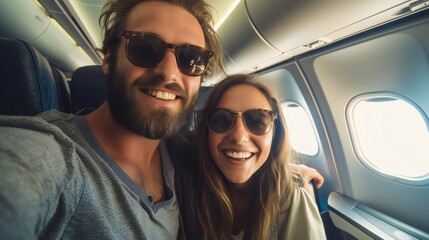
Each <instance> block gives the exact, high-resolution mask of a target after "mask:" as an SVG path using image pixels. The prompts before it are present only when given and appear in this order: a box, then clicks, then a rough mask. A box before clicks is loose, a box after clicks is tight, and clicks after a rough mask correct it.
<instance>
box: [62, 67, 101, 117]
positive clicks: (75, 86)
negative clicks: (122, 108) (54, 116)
mask: <svg viewBox="0 0 429 240" xmlns="http://www.w3.org/2000/svg"><path fill="white" fill-rule="evenodd" d="M70 93H71V102H72V113H74V114H78V115H86V114H88V113H90V112H91V111H92V110H94V109H96V108H98V107H99V106H100V105H101V104H102V103H103V102H104V101H105V100H106V96H107V83H106V77H105V75H104V73H103V69H102V66H101V65H93V66H84V67H80V68H78V69H76V70H75V71H74V72H73V75H72V78H71V83H70Z"/></svg>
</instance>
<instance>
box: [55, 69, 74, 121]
mask: <svg viewBox="0 0 429 240" xmlns="http://www.w3.org/2000/svg"><path fill="white" fill-rule="evenodd" d="M51 68H52V75H53V77H54V81H55V86H56V87H57V93H58V101H59V103H60V111H61V112H65V113H70V112H71V99H70V87H69V84H68V83H67V78H66V76H65V75H64V73H63V72H62V71H61V70H60V69H58V68H57V67H55V66H52V65H51Z"/></svg>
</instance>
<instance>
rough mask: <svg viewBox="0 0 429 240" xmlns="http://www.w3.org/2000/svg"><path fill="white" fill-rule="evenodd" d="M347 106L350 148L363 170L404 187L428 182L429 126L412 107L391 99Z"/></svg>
mask: <svg viewBox="0 0 429 240" xmlns="http://www.w3.org/2000/svg"><path fill="white" fill-rule="evenodd" d="M351 105H352V106H351V107H352V108H351V109H349V114H350V115H349V116H348V117H349V118H348V121H349V123H350V124H351V125H352V131H354V132H353V133H352V138H354V147H355V148H356V152H357V153H358V156H359V158H360V159H361V160H363V162H364V163H365V164H366V165H367V166H369V167H370V168H373V169H375V170H376V171H378V172H380V173H382V174H384V175H387V176H391V177H394V179H398V178H399V179H398V180H405V182H408V183H414V184H418V182H422V180H425V179H428V178H429V161H428V159H429V131H428V129H429V126H428V125H427V122H426V121H425V118H424V117H423V116H422V114H421V112H420V111H419V110H418V109H417V108H416V107H414V106H413V105H411V104H410V103H408V102H406V101H404V100H402V99H400V98H397V97H391V96H388V97H375V98H365V99H362V98H361V99H360V100H359V101H355V103H354V104H351ZM422 113H423V112H422ZM423 115H424V113H423Z"/></svg>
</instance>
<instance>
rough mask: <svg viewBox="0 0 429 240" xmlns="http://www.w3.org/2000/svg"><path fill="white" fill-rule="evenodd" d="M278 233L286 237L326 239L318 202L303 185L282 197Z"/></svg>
mask: <svg viewBox="0 0 429 240" xmlns="http://www.w3.org/2000/svg"><path fill="white" fill-rule="evenodd" d="M277 226H278V228H279V229H278V234H279V237H280V238H281V239H284V238H283V237H282V236H287V237H286V238H285V239H325V238H326V237H325V231H324V228H323V222H322V219H321V217H320V214H319V210H318V208H317V205H316V203H315V202H314V200H313V198H312V197H311V196H310V194H309V193H308V192H307V191H306V190H305V189H304V188H302V187H295V188H294V189H293V190H292V191H291V194H290V196H287V197H286V196H285V197H283V198H282V202H281V212H280V215H279V219H278V225H277Z"/></svg>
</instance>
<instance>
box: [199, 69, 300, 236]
mask: <svg viewBox="0 0 429 240" xmlns="http://www.w3.org/2000/svg"><path fill="white" fill-rule="evenodd" d="M238 85H248V86H252V87H255V88H256V89H258V91H260V92H261V93H262V94H263V95H264V96H265V97H266V98H267V99H268V101H269V103H270V105H271V107H272V110H273V111H274V112H276V113H277V119H276V120H275V121H274V127H273V129H272V131H274V136H273V141H272V144H271V149H270V154H269V156H268V159H267V161H266V162H265V163H264V164H263V165H262V167H261V168H260V169H259V170H258V171H256V172H255V174H253V176H252V177H251V178H250V179H249V180H248V181H250V184H253V185H252V186H253V190H252V191H253V192H252V195H253V196H254V197H253V198H252V202H251V206H250V207H249V208H248V209H249V211H251V213H250V216H249V218H248V222H247V224H246V226H245V228H244V229H243V231H244V236H243V239H268V238H269V234H270V230H272V229H271V228H272V227H273V226H275V224H276V220H277V216H278V214H279V212H280V203H281V201H283V200H284V199H285V198H288V197H290V196H291V194H292V191H293V188H294V187H295V184H294V182H293V179H292V174H291V170H290V168H289V163H290V161H291V148H290V144H289V138H288V136H287V128H286V123H285V119H284V117H283V114H282V112H281V109H280V107H279V106H280V105H279V102H278V100H277V99H276V98H275V97H274V95H273V94H272V93H271V91H270V90H269V89H268V88H267V87H265V86H264V85H262V84H261V83H259V82H256V81H255V80H254V76H252V75H245V74H237V75H231V76H229V77H227V78H226V79H225V80H223V81H221V82H220V83H219V84H218V85H217V86H216V87H215V88H214V90H213V92H212V93H211V95H210V96H209V98H208V99H207V102H206V105H205V107H204V108H203V109H202V110H201V113H202V116H201V119H200V121H199V123H198V138H197V139H196V144H197V149H198V152H197V157H198V158H197V164H198V170H199V171H198V173H199V175H198V176H199V179H198V181H197V185H198V186H197V192H198V194H197V196H198V201H197V213H198V218H199V221H200V224H201V227H202V230H203V235H204V239H230V238H231V231H232V227H233V221H234V216H233V206H232V202H231V199H230V193H229V190H228V184H227V181H228V180H227V179H226V178H225V177H224V175H223V174H222V172H221V171H220V169H219V168H218V167H217V165H216V163H215V161H214V159H213V157H212V156H211V154H210V147H209V141H208V134H209V129H208V127H207V118H208V113H209V111H210V110H211V109H214V108H216V107H217V105H218V102H219V101H220V99H221V98H222V96H223V94H224V93H225V92H226V91H227V90H228V89H230V88H232V87H235V86H238ZM242 101H246V99H243V100H242Z"/></svg>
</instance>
